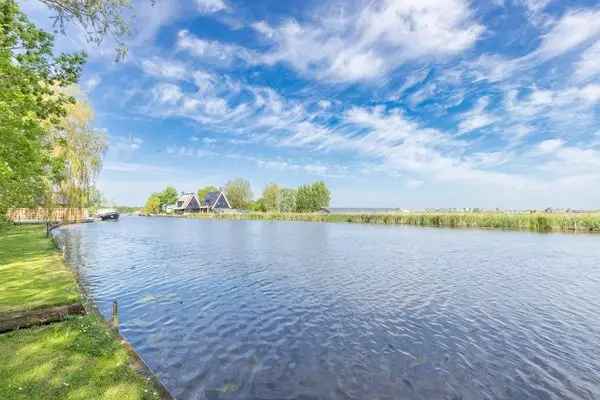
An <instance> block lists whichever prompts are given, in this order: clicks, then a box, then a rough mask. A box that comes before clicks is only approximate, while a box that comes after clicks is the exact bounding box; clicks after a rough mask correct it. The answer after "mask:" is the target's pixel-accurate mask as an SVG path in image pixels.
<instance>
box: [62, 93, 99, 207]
mask: <svg viewBox="0 0 600 400" xmlns="http://www.w3.org/2000/svg"><path fill="white" fill-rule="evenodd" d="M60 92H61V93H62V92H64V93H72V94H73V95H74V96H75V97H76V98H77V101H76V102H75V103H73V104H67V105H66V106H65V109H66V115H65V117H64V118H62V119H61V120H60V121H59V123H58V124H56V125H55V126H52V127H51V128H50V133H51V135H50V138H51V140H52V142H53V143H54V149H53V155H54V157H55V158H57V160H59V162H62V163H63V168H62V171H61V174H60V175H59V176H58V177H57V182H56V183H55V189H54V194H55V197H56V199H55V200H58V201H59V202H60V203H61V204H62V205H66V206H68V207H83V208H85V207H90V206H92V205H93V204H94V203H95V202H96V201H97V198H94V196H96V197H97V193H96V192H97V190H96V189H95V187H94V185H95V181H96V178H97V177H98V174H99V173H100V171H101V169H102V158H103V156H104V153H105V152H106V149H107V146H108V142H107V138H106V135H105V134H104V133H103V132H102V131H99V130H97V129H94V128H92V127H91V121H92V120H93V118H94V115H93V111H92V108H91V107H90V105H89V104H88V103H87V102H86V101H85V99H83V98H82V95H81V93H80V92H79V91H78V89H77V88H76V87H69V88H68V89H65V90H61V91H60Z"/></svg>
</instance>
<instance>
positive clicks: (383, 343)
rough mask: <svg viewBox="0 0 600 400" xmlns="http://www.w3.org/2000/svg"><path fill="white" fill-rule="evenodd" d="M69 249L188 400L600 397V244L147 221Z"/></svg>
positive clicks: (84, 237) (114, 228) (113, 227)
mask: <svg viewBox="0 0 600 400" xmlns="http://www.w3.org/2000/svg"><path fill="white" fill-rule="evenodd" d="M58 235H59V236H60V237H61V238H62V240H64V243H65V244H66V256H67V259H68V260H69V261H70V262H71V263H72V264H73V265H75V266H78V267H79V268H80V272H81V274H82V277H83V280H84V281H85V284H86V285H87V287H88V288H89V290H90V292H91V294H92V296H93V297H94V298H95V299H96V301H97V302H98V304H99V306H100V309H101V311H102V313H103V314H104V315H105V317H107V318H108V317H109V316H110V308H111V302H112V301H113V299H117V300H118V302H119V305H120V309H121V316H120V317H121V332H122V334H123V335H124V336H125V337H126V338H127V339H128V340H129V341H130V342H131V343H132V344H133V346H134V347H135V349H136V350H137V351H138V352H139V353H140V354H141V356H142V357H143V358H144V359H145V360H146V361H147V363H148V364H149V366H150V367H151V368H152V369H153V370H154V371H155V372H156V373H157V374H158V375H159V376H160V379H161V380H162V382H163V383H164V384H165V385H166V386H167V387H168V388H169V390H170V391H171V392H172V393H173V394H174V395H175V396H176V397H177V399H305V400H308V399H361V400H362V399H365V400H366V399H600V236H592V235H558V234H552V235H542V234H533V233H519V232H500V231H481V230H449V229H426V228H413V227H399V226H371V225H351V224H326V223H304V222H257V221H201V220H185V219H171V218H169V219H167V218H142V217H123V218H122V219H121V220H120V221H118V222H116V223H109V222H107V223H94V224H84V225H77V226H69V227H66V228H63V229H61V230H60V231H59V232H58Z"/></svg>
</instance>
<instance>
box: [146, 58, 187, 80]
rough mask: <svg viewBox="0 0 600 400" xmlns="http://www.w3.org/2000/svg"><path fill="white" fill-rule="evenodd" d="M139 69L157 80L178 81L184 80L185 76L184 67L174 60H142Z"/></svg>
mask: <svg viewBox="0 0 600 400" xmlns="http://www.w3.org/2000/svg"><path fill="white" fill-rule="evenodd" d="M141 67H142V70H143V71H144V72H145V73H147V74H148V75H152V76H155V77H159V78H165V79H176V80H180V79H184V78H185V76H186V67H185V65H183V64H182V63H180V62H178V61H174V60H165V59H162V58H157V57H154V58H151V59H145V60H142V62H141Z"/></svg>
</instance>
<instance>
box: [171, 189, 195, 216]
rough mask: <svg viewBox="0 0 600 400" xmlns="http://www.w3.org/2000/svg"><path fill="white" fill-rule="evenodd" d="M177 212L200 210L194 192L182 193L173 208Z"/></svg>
mask: <svg viewBox="0 0 600 400" xmlns="http://www.w3.org/2000/svg"><path fill="white" fill-rule="evenodd" d="M173 210H174V211H175V212H176V213H177V214H183V213H193V212H199V211H200V201H199V200H198V196H196V194H195V193H182V194H181V196H179V198H178V199H177V202H176V203H175V208H174V209H173Z"/></svg>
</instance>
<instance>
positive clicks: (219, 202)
mask: <svg viewBox="0 0 600 400" xmlns="http://www.w3.org/2000/svg"><path fill="white" fill-rule="evenodd" d="M202 208H203V211H204V210H205V211H206V212H208V211H220V210H230V209H231V204H229V200H228V199H227V196H225V192H223V191H222V190H219V191H217V192H208V193H207V194H206V197H205V198H204V204H203V205H202Z"/></svg>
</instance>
